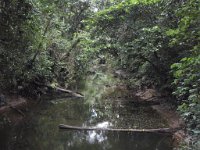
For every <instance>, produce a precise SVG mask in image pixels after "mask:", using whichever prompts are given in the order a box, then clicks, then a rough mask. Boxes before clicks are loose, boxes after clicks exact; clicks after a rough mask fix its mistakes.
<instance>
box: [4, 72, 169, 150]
mask: <svg viewBox="0 0 200 150" xmlns="http://www.w3.org/2000/svg"><path fill="white" fill-rule="evenodd" d="M116 84H117V81H116V79H113V78H112V77H111V76H109V75H104V74H103V73H99V74H96V75H92V76H89V77H88V78H87V80H86V85H85V87H84V88H83V89H82V91H81V92H82V93H83V94H84V95H85V98H84V99H75V98H63V99H53V100H48V101H43V103H42V104H41V105H39V106H37V107H36V108H34V109H33V110H31V111H30V112H28V113H27V115H26V117H25V118H24V119H23V120H22V121H21V122H20V123H18V124H17V125H16V126H14V127H13V126H12V127H10V126H8V125H7V126H4V128H2V127H1V128H0V150H172V149H173V148H172V138H171V136H170V135H166V134H157V133H133V132H114V131H66V130H59V128H58V125H59V124H67V125H75V126H80V127H101V128H161V127H167V124H166V122H165V121H164V120H163V119H162V118H161V117H160V116H159V114H157V113H156V112H155V111H153V110H152V109H151V108H150V107H136V106H134V105H133V103H132V102H131V100H129V99H126V98H123V97H122V96H121V95H118V94H119V93H120V91H115V90H116V88H113V86H115V85H116ZM113 93H114V94H113ZM113 95H115V96H113ZM116 95H117V96H116Z"/></svg>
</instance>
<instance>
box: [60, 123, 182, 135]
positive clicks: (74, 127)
mask: <svg viewBox="0 0 200 150" xmlns="http://www.w3.org/2000/svg"><path fill="white" fill-rule="evenodd" d="M59 129H66V130H82V131H87V130H98V131H117V132H150V133H168V134H171V133H173V132H176V131H178V130H180V129H179V128H158V129H112V128H96V127H77V126H69V125H64V124H60V125H59Z"/></svg>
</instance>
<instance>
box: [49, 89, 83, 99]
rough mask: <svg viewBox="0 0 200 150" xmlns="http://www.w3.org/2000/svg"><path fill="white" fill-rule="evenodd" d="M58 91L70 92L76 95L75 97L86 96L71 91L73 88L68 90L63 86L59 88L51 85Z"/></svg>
mask: <svg viewBox="0 0 200 150" xmlns="http://www.w3.org/2000/svg"><path fill="white" fill-rule="evenodd" d="M51 88H53V89H55V90H57V91H60V92H65V93H69V94H71V95H72V96H75V97H78V98H83V97H84V96H83V95H82V94H79V93H76V92H74V91H71V90H67V89H63V88H59V87H51Z"/></svg>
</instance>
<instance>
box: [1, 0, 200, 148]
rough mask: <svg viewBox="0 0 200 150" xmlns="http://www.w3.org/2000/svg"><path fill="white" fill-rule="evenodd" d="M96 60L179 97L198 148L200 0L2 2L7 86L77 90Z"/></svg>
mask: <svg viewBox="0 0 200 150" xmlns="http://www.w3.org/2000/svg"><path fill="white" fill-rule="evenodd" d="M96 59H101V60H103V59H105V60H104V61H110V62H111V65H112V67H113V68H115V69H122V70H124V71H125V72H127V73H128V74H129V78H128V81H127V85H128V86H129V87H131V88H136V89H141V88H145V87H151V88H155V89H157V90H158V91H159V92H161V93H167V95H168V96H170V97H172V98H173V99H174V101H173V105H174V106H176V107H177V111H178V112H180V114H181V116H182V117H183V118H184V120H185V122H186V125H187V127H186V129H187V132H188V134H189V135H190V136H191V137H192V144H191V145H190V146H191V147H190V148H191V149H195V148H196V149H199V147H200V143H199V140H200V1H199V0H0V92H4V91H7V92H8V91H9V92H11V91H12V92H15V93H16V94H20V95H23V96H25V97H37V96H38V95H39V94H44V93H45V92H46V91H45V90H46V88H45V86H44V85H51V86H52V87H54V86H57V87H63V88H66V89H67V88H69V89H70V88H72V87H73V86H74V85H76V84H78V83H79V82H80V81H82V80H84V77H85V76H87V73H88V71H89V70H90V66H91V65H92V62H93V61H94V60H96Z"/></svg>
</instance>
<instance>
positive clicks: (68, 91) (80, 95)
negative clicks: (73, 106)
mask: <svg viewBox="0 0 200 150" xmlns="http://www.w3.org/2000/svg"><path fill="white" fill-rule="evenodd" d="M35 84H36V85H39V86H44V87H47V88H50V89H53V90H56V91H59V92H63V93H69V94H71V95H72V96H75V97H77V98H84V96H83V95H82V94H80V93H77V92H74V91H71V90H67V89H64V88H60V87H56V86H51V85H46V84H41V83H38V82H36V81H35Z"/></svg>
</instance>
